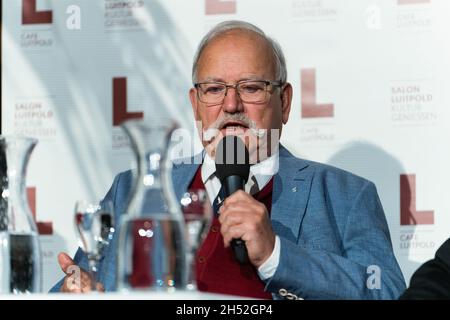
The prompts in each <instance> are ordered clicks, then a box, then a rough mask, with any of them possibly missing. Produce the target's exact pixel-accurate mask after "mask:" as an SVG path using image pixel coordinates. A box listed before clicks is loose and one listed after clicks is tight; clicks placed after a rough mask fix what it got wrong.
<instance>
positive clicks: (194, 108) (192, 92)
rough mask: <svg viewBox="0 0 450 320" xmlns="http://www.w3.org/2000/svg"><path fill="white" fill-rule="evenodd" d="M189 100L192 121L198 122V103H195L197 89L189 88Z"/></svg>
mask: <svg viewBox="0 0 450 320" xmlns="http://www.w3.org/2000/svg"><path fill="white" fill-rule="evenodd" d="M189 99H190V100H191V106H192V111H193V112H194V119H195V120H196V121H199V120H200V119H199V115H198V110H197V108H198V103H197V102H198V101H197V89H195V88H191V89H190V90H189Z"/></svg>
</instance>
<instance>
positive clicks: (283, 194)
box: [271, 145, 314, 242]
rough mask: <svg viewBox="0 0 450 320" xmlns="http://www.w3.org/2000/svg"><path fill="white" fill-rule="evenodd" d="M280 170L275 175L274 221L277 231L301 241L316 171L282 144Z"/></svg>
mask: <svg viewBox="0 0 450 320" xmlns="http://www.w3.org/2000/svg"><path fill="white" fill-rule="evenodd" d="M279 157H280V158H279V170H278V173H277V174H276V175H275V176H274V182H273V193H272V194H273V195H272V210H271V220H272V226H273V229H274V232H275V233H276V234H278V235H282V236H283V238H286V239H288V240H290V241H292V242H297V239H298V236H299V231H300V226H301V223H302V220H303V217H304V215H305V211H306V207H307V204H308V200H309V195H310V191H311V182H312V178H313V176H314V169H313V167H312V166H310V165H309V163H308V162H307V161H304V160H301V159H298V158H295V157H294V156H293V155H292V154H291V153H289V151H287V150H286V149H285V148H284V147H283V146H281V145H280V152H279Z"/></svg>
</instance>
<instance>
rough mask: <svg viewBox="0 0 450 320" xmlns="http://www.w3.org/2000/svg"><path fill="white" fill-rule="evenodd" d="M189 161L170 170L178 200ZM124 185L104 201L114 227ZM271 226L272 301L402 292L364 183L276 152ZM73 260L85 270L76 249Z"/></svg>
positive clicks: (125, 176)
mask: <svg viewBox="0 0 450 320" xmlns="http://www.w3.org/2000/svg"><path fill="white" fill-rule="evenodd" d="M196 159H197V160H198V157H197V158H196ZM200 160H201V158H200ZM195 162H196V164H178V165H176V164H174V166H173V171H172V180H173V185H174V189H175V193H176V196H177V198H178V199H181V196H182V194H183V193H184V192H185V191H186V190H187V188H188V186H189V184H190V183H191V181H192V179H193V177H194V175H195V173H196V171H197V169H198V167H199V164H198V163H199V161H195ZM191 163H192V161H191ZM131 185H132V174H131V172H130V171H126V172H123V173H120V174H119V175H117V176H116V178H115V179H114V182H113V185H112V186H111V189H110V190H109V192H108V193H107V195H106V197H105V199H109V200H112V201H113V203H114V206H115V212H116V226H119V225H120V216H121V215H122V213H123V212H124V211H125V210H126V205H127V201H128V195H129V191H130V189H131ZM271 221H272V227H273V230H274V232H275V233H276V234H277V235H278V236H279V237H280V243H281V249H280V260H279V265H278V268H277V270H276V272H275V274H274V275H273V277H272V278H270V279H268V280H266V287H265V290H266V291H269V292H271V293H272V295H273V297H274V298H275V299H283V298H286V297H287V296H290V297H298V298H303V299H396V298H398V297H399V296H400V295H401V293H403V291H404V290H405V280H404V278H403V275H402V272H401V270H400V267H399V265H398V263H397V261H396V258H395V256H394V253H393V249H392V244H391V239H390V235H389V229H388V225H387V222H386V218H385V215H384V212H383V208H382V205H381V202H380V199H379V197H378V194H377V191H376V187H375V185H374V184H373V183H372V182H370V181H368V180H365V179H363V178H361V177H358V176H356V175H354V174H351V173H349V172H346V171H344V170H341V169H337V168H334V167H331V166H328V165H324V164H320V163H316V162H312V161H306V160H303V159H299V158H296V157H294V156H293V155H292V154H291V153H290V152H289V151H288V150H286V149H285V148H284V147H282V146H280V152H279V171H278V173H277V174H276V175H275V176H274V182H273V196H272V209H271ZM115 235H116V236H114V237H113V240H112V241H111V244H110V246H109V248H108V249H107V251H106V254H105V258H104V259H103V261H102V262H101V265H100V268H99V275H98V281H100V282H101V283H103V285H104V287H105V289H106V291H114V290H115V283H116V254H115V252H116V251H115V250H116V248H117V238H118V237H117V235H118V232H116V234H115ZM74 260H75V261H76V262H77V263H78V264H79V265H80V266H81V267H82V268H86V269H87V258H86V256H85V255H84V253H83V252H82V251H81V250H80V249H79V250H78V251H77V253H76V255H75V257H74ZM61 284H62V280H61V281H60V282H59V283H58V284H56V285H55V286H54V287H53V288H52V289H51V291H52V292H55V291H59V289H60V286H61Z"/></svg>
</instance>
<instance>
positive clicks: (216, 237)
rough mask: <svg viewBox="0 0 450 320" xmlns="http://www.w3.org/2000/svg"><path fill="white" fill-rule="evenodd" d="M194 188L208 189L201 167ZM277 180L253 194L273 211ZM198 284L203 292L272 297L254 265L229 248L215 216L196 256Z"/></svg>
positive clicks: (193, 182)
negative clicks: (241, 260) (240, 259)
mask: <svg viewBox="0 0 450 320" xmlns="http://www.w3.org/2000/svg"><path fill="white" fill-rule="evenodd" d="M189 188H190V189H204V188H205V186H204V185H203V181H202V177H201V167H200V168H199V169H198V170H197V173H196V174H195V177H194V179H193V180H192V182H191V185H190V186H189ZM272 188H273V179H271V180H270V182H269V183H268V184H267V185H266V186H265V187H264V188H263V189H262V190H260V191H259V192H258V193H257V194H255V195H254V196H253V197H254V198H255V199H256V200H258V201H259V202H261V203H263V204H264V205H265V206H266V208H267V210H268V212H269V214H270V209H271V208H272ZM196 277H197V286H198V289H199V290H200V291H206V292H214V293H221V294H230V295H236V296H245V297H253V298H262V299H272V295H271V294H270V293H269V292H266V291H264V287H265V284H264V282H263V281H262V280H261V279H260V278H259V276H258V273H257V270H256V268H255V267H253V266H252V265H251V264H248V265H244V266H242V265H240V264H239V262H237V260H236V259H235V257H234V254H233V251H232V249H231V247H228V248H225V247H224V245H223V237H222V234H221V233H220V223H219V220H218V218H217V216H215V217H214V219H213V221H212V223H211V227H210V230H209V233H208V235H207V237H206V239H205V241H204V242H203V244H202V245H201V247H200V248H199V250H198V252H197V256H196Z"/></svg>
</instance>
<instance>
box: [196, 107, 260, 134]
mask: <svg viewBox="0 0 450 320" xmlns="http://www.w3.org/2000/svg"><path fill="white" fill-rule="evenodd" d="M228 121H237V122H240V123H243V124H244V125H246V126H247V127H248V128H249V129H250V131H251V133H252V134H253V135H254V136H256V137H258V138H262V137H264V136H265V134H266V130H265V129H259V128H258V127H257V126H256V123H255V121H253V120H251V119H249V118H248V117H247V116H246V115H245V114H243V113H233V114H226V115H225V116H224V117H223V118H219V119H217V120H216V121H214V123H212V124H211V126H210V127H209V128H208V129H206V130H205V132H204V134H203V139H204V140H205V141H211V140H212V139H213V138H214V137H216V136H217V134H218V133H219V131H220V129H222V128H223V126H224V125H225V124H226V123H227V122H228Z"/></svg>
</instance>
